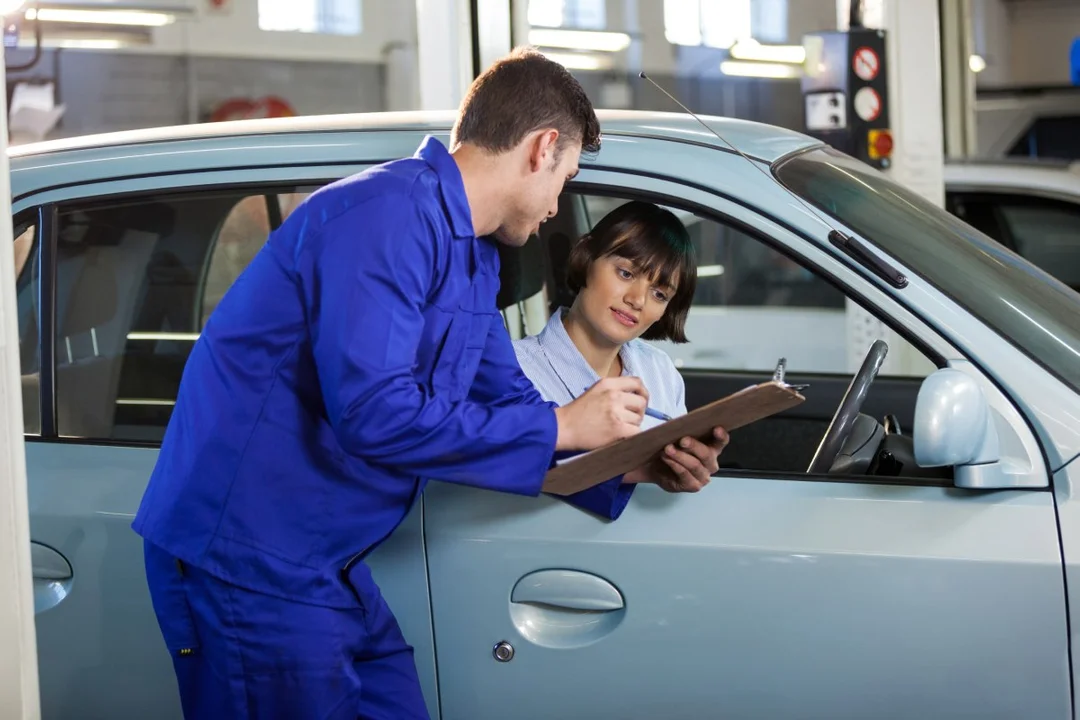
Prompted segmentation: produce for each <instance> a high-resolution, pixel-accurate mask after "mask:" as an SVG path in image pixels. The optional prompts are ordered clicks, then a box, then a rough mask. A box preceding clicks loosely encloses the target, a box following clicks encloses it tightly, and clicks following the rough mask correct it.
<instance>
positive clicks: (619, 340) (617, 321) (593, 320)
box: [574, 255, 676, 345]
mask: <svg viewBox="0 0 1080 720" xmlns="http://www.w3.org/2000/svg"><path fill="white" fill-rule="evenodd" d="M675 290H676V288H674V287H669V286H666V285H663V284H662V283H660V282H659V281H658V280H657V279H656V278H654V277H649V276H648V275H646V274H645V273H643V272H641V271H640V270H639V268H637V267H636V266H635V265H634V263H632V262H630V261H629V260H627V259H625V258H621V257H619V256H617V255H607V256H605V257H602V258H600V259H598V260H596V261H595V262H594V263H593V264H592V265H591V266H590V267H589V275H588V278H587V279H586V284H585V287H583V288H582V289H581V292H579V293H578V297H577V300H576V301H575V303H574V304H575V305H576V306H578V310H579V311H580V313H581V316H582V317H583V318H584V320H585V321H586V322H587V323H588V324H589V325H590V326H592V329H593V330H594V331H595V332H596V333H597V334H598V335H599V336H600V337H602V338H604V339H606V340H607V341H608V342H610V343H611V344H613V345H622V344H623V343H626V342H629V341H631V340H634V339H636V338H638V337H640V336H641V334H642V333H644V332H645V331H646V330H648V329H649V328H650V327H651V326H652V324H653V323H655V322H656V321H657V320H659V319H660V318H661V317H663V316H664V311H665V310H667V306H668V302H670V300H671V298H672V296H674V294H675Z"/></svg>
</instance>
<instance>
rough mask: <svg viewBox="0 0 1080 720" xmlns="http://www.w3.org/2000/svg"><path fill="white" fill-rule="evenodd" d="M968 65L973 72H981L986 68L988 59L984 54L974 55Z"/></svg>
mask: <svg viewBox="0 0 1080 720" xmlns="http://www.w3.org/2000/svg"><path fill="white" fill-rule="evenodd" d="M968 67H969V68H971V72H973V73H981V72H982V71H983V70H985V69H986V60H984V59H983V56H982V55H972V56H971V57H969V58H968Z"/></svg>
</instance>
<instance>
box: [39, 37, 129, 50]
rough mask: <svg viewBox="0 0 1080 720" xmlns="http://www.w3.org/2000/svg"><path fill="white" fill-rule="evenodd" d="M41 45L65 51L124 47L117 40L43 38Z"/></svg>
mask: <svg viewBox="0 0 1080 720" xmlns="http://www.w3.org/2000/svg"><path fill="white" fill-rule="evenodd" d="M41 44H42V46H44V47H56V48H64V49H66V50H116V49H118V48H122V47H124V43H122V42H120V41H119V40H112V39H107V38H55V39H53V38H45V39H44V40H42V42H41Z"/></svg>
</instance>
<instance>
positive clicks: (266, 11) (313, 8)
mask: <svg viewBox="0 0 1080 720" xmlns="http://www.w3.org/2000/svg"><path fill="white" fill-rule="evenodd" d="M360 2H361V0H259V29H260V30H269V31H280V32H305V33H323V34H327V35H359V34H360V31H361V29H362V22H361V19H362V17H361V16H362V14H363V13H362V12H361V9H362V8H361V5H360Z"/></svg>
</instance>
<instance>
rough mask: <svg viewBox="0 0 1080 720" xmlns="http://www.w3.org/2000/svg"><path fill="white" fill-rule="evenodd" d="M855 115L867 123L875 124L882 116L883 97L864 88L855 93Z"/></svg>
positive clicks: (868, 88) (870, 89)
mask: <svg viewBox="0 0 1080 720" xmlns="http://www.w3.org/2000/svg"><path fill="white" fill-rule="evenodd" d="M854 105H855V114H856V115H858V116H859V117H861V118H862V119H863V120H864V121H865V122H873V121H874V120H877V119H878V116H879V115H881V96H880V95H878V93H877V90H875V89H874V88H871V87H864V88H862V89H860V90H859V92H857V93H855V100H854Z"/></svg>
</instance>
